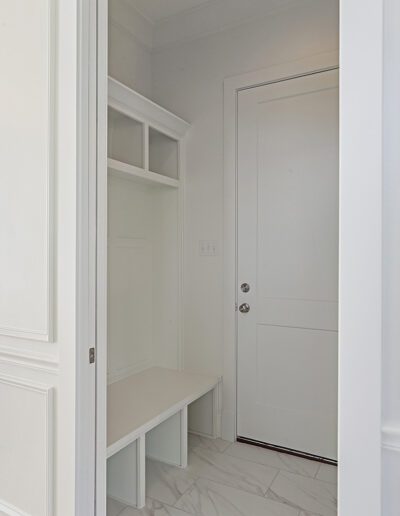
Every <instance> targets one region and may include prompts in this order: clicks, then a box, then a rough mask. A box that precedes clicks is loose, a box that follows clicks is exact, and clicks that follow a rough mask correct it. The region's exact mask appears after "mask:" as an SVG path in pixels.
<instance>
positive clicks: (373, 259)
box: [222, 0, 384, 516]
mask: <svg viewBox="0 0 400 516" xmlns="http://www.w3.org/2000/svg"><path fill="white" fill-rule="evenodd" d="M368 4H369V5H368V15H367V10H366V9H365V8H362V11H363V13H364V14H365V20H363V22H362V23H360V24H357V22H356V20H357V16H358V14H359V12H360V9H361V4H360V3H359V2H358V1H357V0H354V1H352V2H341V7H342V9H341V42H340V70H341V73H340V108H339V109H340V129H339V131H340V134H339V141H340V159H339V162H340V166H339V169H340V170H339V181H340V187H339V403H338V412H339V435H338V458H339V467H338V473H339V475H338V476H339V482H338V509H339V515H340V516H352V515H354V514H363V515H364V516H380V514H381V503H382V500H381V491H382V487H381V461H382V458H381V453H382V447H381V446H382V445H381V442H382V439H381V427H382V422H381V405H382V402H381V381H382V373H381V363H382V178H383V167H382V146H383V102H382V101H383V91H382V90H383V88H382V83H383V55H384V54H383V8H382V5H383V4H382V2H381V1H379V2H372V1H370V2H368ZM338 63H339V56H338V53H337V52H334V53H328V54H318V55H314V56H312V57H309V58H306V59H302V60H299V61H295V62H292V63H286V64H283V65H278V66H273V67H271V68H268V69H266V70H261V71H256V72H253V73H247V74H244V75H240V76H237V77H231V78H227V79H226V80H225V81H224V254H223V270H224V277H223V282H224V311H223V317H224V321H223V327H224V341H223V345H224V348H223V357H224V369H223V374H224V376H223V378H224V385H223V413H222V437H223V438H225V439H227V440H230V441H233V440H235V438H236V390H237V381H236V377H237V376H236V375H237V316H236V310H237V292H236V270H237V268H236V262H237V250H236V242H237V241H236V236H237V234H236V232H237V229H236V228H237V210H236V205H237V164H236V161H237V156H236V154H237V96H238V91H240V90H241V89H243V88H249V87H255V86H258V85H263V84H268V83H271V82H276V81H282V80H284V79H289V78H294V77H296V76H298V75H303V74H308V73H313V72H317V71H323V70H329V69H331V68H332V67H334V68H335V67H337V66H338ZM355 135H356V138H354V136H355ZM235 308H236V309H235ZM366 321H368V325H367V324H366ZM360 357H362V358H363V359H362V360H360ZM355 413H356V414H357V418H355V417H354V414H355Z"/></svg>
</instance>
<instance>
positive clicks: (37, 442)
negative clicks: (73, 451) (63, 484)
mask: <svg viewBox="0 0 400 516" xmlns="http://www.w3.org/2000/svg"><path fill="white" fill-rule="evenodd" d="M53 395H54V388H53V387H52V386H50V385H45V384H41V383H37V382H32V381H30V380H26V379H22V378H18V377H16V376H8V375H0V411H1V414H2V425H1V427H0V442H1V443H2V445H3V446H2V447H1V448H0V510H1V511H3V512H5V514H7V515H10V516H14V515H19V516H25V515H31V514H40V515H43V516H52V515H53V421H54V407H53Z"/></svg>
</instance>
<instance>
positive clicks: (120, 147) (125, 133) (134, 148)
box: [108, 107, 144, 168]
mask: <svg viewBox="0 0 400 516" xmlns="http://www.w3.org/2000/svg"><path fill="white" fill-rule="evenodd" d="M143 149H144V126H143V124H142V123H141V122H138V121H137V120H135V119H134V118H131V117H128V116H127V115H125V114H123V113H121V112H120V111H117V110H116V109H114V108H112V107H109V108H108V157H109V158H112V159H115V160H118V161H121V162H123V163H127V164H128V165H133V166H135V167H140V168H143V167H144V152H143Z"/></svg>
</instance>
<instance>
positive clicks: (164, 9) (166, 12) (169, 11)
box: [130, 0, 210, 23]
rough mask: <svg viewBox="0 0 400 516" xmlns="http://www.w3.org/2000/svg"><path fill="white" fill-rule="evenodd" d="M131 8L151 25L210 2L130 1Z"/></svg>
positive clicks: (191, 0) (171, 0)
mask: <svg viewBox="0 0 400 516" xmlns="http://www.w3.org/2000/svg"><path fill="white" fill-rule="evenodd" d="M130 3H131V4H132V5H133V7H134V8H135V9H136V10H137V11H139V12H140V14H142V15H143V16H144V17H145V18H147V19H148V20H149V21H151V22H152V23H158V22H160V21H161V20H163V19H165V18H169V17H170V16H174V15H176V14H178V13H181V12H182V11H186V10H188V9H192V8H194V7H198V6H200V5H203V4H206V3H210V0H130Z"/></svg>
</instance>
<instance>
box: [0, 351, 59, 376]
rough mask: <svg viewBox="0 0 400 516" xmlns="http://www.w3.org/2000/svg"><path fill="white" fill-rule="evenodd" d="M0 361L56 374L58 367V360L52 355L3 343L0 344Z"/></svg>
mask: <svg viewBox="0 0 400 516" xmlns="http://www.w3.org/2000/svg"><path fill="white" fill-rule="evenodd" d="M0 363H3V364H8V365H13V366H18V367H26V368H28V369H34V370H38V371H43V372H45V373H49V374H57V373H58V367H59V363H58V360H57V359H56V358H55V357H54V356H53V355H50V354H46V353H40V352H37V351H33V350H29V351H28V350H25V351H19V350H18V349H16V348H12V347H9V346H5V345H0Z"/></svg>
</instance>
